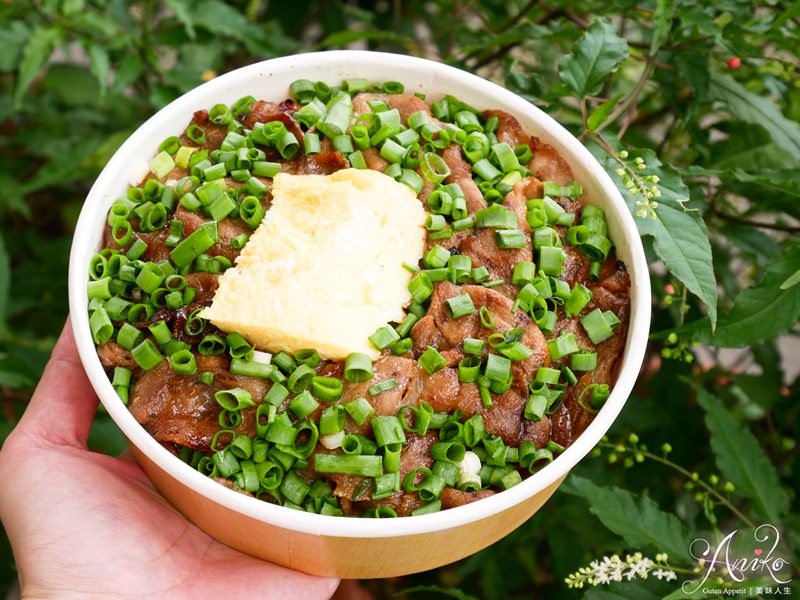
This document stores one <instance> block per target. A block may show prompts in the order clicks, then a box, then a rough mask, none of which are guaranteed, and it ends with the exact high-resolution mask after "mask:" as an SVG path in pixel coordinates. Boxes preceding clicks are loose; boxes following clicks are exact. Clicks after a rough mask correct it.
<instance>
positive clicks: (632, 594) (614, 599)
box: [583, 581, 663, 600]
mask: <svg viewBox="0 0 800 600" xmlns="http://www.w3.org/2000/svg"><path fill="white" fill-rule="evenodd" d="M603 587H604V589H601V588H599V587H598V588H594V589H590V590H587V591H586V594H584V596H583V598H584V600H662V598H663V596H661V595H659V594H654V593H653V592H651V591H650V590H648V589H646V588H645V587H644V586H643V584H642V583H639V582H636V581H626V582H624V583H619V584H615V585H614V586H613V587H612V588H611V589H609V588H608V586H603Z"/></svg>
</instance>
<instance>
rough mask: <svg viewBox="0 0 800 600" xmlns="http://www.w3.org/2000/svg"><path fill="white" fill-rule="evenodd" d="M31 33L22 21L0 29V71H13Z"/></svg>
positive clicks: (13, 22)
mask: <svg viewBox="0 0 800 600" xmlns="http://www.w3.org/2000/svg"><path fill="white" fill-rule="evenodd" d="M30 34H31V32H30V29H28V26H27V25H25V23H22V22H21V21H12V22H11V23H10V24H8V25H4V26H3V27H2V28H0V71H3V72H5V71H13V70H14V68H15V67H16V66H17V61H18V60H19V57H20V54H22V48H23V46H24V45H25V41H26V40H27V39H28V36H30Z"/></svg>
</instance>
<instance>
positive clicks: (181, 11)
mask: <svg viewBox="0 0 800 600" xmlns="http://www.w3.org/2000/svg"><path fill="white" fill-rule="evenodd" d="M166 5H167V6H169V7H170V8H171V9H172V10H173V11H174V12H175V16H176V17H177V18H178V21H180V22H181V24H182V25H183V28H184V29H185V30H186V35H188V36H189V37H190V38H191V39H192V40H194V39H195V37H196V34H195V31H194V19H193V18H192V10H193V8H192V3H191V2H189V1H188V0H166Z"/></svg>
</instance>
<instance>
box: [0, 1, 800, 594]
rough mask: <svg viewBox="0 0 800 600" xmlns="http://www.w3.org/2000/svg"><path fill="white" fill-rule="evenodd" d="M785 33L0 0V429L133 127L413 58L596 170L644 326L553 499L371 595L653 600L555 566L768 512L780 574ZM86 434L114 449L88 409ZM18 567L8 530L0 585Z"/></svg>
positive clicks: (689, 11)
mask: <svg viewBox="0 0 800 600" xmlns="http://www.w3.org/2000/svg"><path fill="white" fill-rule="evenodd" d="M799 29H800V3H798V2H794V3H791V2H784V1H779V0H765V1H763V2H751V1H749V0H718V1H715V2H707V3H697V2H692V1H689V0H655V2H644V3H634V2H629V1H627V0H611V1H607V0H604V1H602V2H601V1H599V0H598V1H585V2H579V3H575V2H568V1H566V0H548V1H547V2H542V1H537V0H530V1H527V0H472V1H469V0H438V1H424V0H406V1H401V0H394V1H392V2H387V1H386V0H383V1H382V2H370V1H367V0H363V1H358V2H348V3H346V4H344V3H339V2H333V1H312V0H294V1H292V2H280V3H279V2H269V1H268V0H239V1H234V2H222V1H220V0H200V1H199V2H194V1H192V0H164V1H156V0H145V1H130V0H37V1H35V2H27V1H17V0H13V1H9V0H6V1H4V2H2V3H0V153H1V154H0V156H1V160H0V211H2V218H1V219H0V385H1V386H2V390H3V396H2V403H0V440H2V439H3V437H4V435H6V434H7V433H8V431H10V429H11V428H12V427H13V426H14V423H15V421H16V420H17V419H18V418H19V416H20V414H21V413H22V411H23V410H24V407H25V403H26V399H27V398H28V396H29V394H30V391H31V389H32V387H33V386H34V385H35V383H36V381H37V378H38V376H39V374H40V372H41V368H42V366H43V364H44V362H45V360H46V358H47V355H48V353H49V350H50V348H51V347H52V343H53V340H54V338H55V336H56V335H57V334H58V332H59V330H60V327H61V325H62V323H63V321H64V318H65V316H66V312H67V302H66V273H67V256H68V250H69V245H70V235H71V231H72V229H73V226H74V223H75V219H76V217H77V214H78V212H79V210H80V208H81V204H82V202H83V198H84V196H85V194H86V192H87V191H88V188H89V186H90V185H91V183H92V181H93V180H94V178H95V177H96V176H97V174H98V173H99V171H100V170H101V169H102V167H103V165H104V164H105V162H106V161H107V160H108V158H109V157H110V156H111V154H112V153H113V152H114V150H115V149H116V148H117V147H118V145H119V144H120V143H121V142H122V141H123V140H124V139H125V138H126V137H127V136H128V135H129V134H130V133H131V132H132V131H133V130H134V129H135V128H136V127H137V126H138V125H139V124H140V123H142V122H143V121H144V120H145V119H146V118H147V117H148V116H150V115H151V114H152V113H154V112H155V111H156V110H158V109H159V108H160V107H162V106H164V105H165V104H167V103H168V102H169V101H170V100H172V99H173V98H175V97H177V96H178V95H180V94H181V93H183V92H185V91H187V90H189V89H191V88H192V87H194V86H196V85H198V84H199V83H201V82H202V81H203V80H206V79H209V78H211V77H214V76H215V75H216V74H217V73H221V72H224V71H228V70H230V69H233V68H236V67H238V66H241V65H245V64H248V63H251V62H254V61H256V60H260V59H265V58H269V57H274V56H280V55H285V54H290V53H294V52H302V51H308V50H325V49H330V48H339V47H357V48H371V49H377V50H387V51H394V52H403V53H410V54H416V55H421V56H428V57H432V58H435V59H437V60H442V61H445V62H447V63H450V64H452V65H455V66H457V67H460V68H464V69H467V70H470V71H473V72H478V73H479V74H481V75H483V76H485V77H487V78H490V79H493V80H495V81H497V82H499V83H501V84H504V85H505V86H506V87H508V88H509V89H511V90H513V91H514V92H516V93H518V94H520V95H522V96H523V97H525V98H527V99H529V100H531V101H532V102H534V103H535V104H537V105H538V106H540V107H541V108H543V109H544V110H546V111H547V112H549V113H550V114H552V115H553V116H554V117H555V118H557V119H558V120H559V121H560V122H561V123H563V124H565V125H566V126H567V127H569V128H570V129H571V130H572V131H573V133H575V134H576V135H578V136H580V137H581V139H583V140H584V142H585V143H586V144H587V145H588V146H589V147H590V149H592V151H593V152H595V154H596V155H597V156H598V158H599V159H600V160H601V161H602V162H603V163H604V164H605V165H606V166H607V168H608V169H609V172H610V173H611V174H612V176H613V177H614V178H615V179H616V181H617V183H618V184H619V186H620V189H621V190H622V191H623V194H624V196H625V198H626V200H627V201H628V203H629V205H630V208H631V211H632V212H633V213H634V214H636V215H637V217H636V221H637V224H638V226H639V229H640V232H641V234H642V236H643V238H644V241H645V244H646V247H647V252H648V257H649V258H650V261H651V264H652V273H653V292H654V319H653V328H652V331H653V335H652V338H653V339H652V343H651V345H650V349H649V354H648V358H647V361H646V365H645V368H644V370H643V373H642V376H641V377H640V381H639V385H638V387H637V389H636V391H635V393H634V395H633V396H632V397H631V399H630V400H629V402H628V404H627V407H626V409H625V410H624V412H623V413H622V416H621V417H620V419H619V420H618V421H617V423H616V424H615V426H614V429H613V431H612V432H611V434H610V440H609V441H608V442H604V443H602V444H601V447H600V448H598V450H597V451H596V452H595V454H596V456H595V457H594V458H593V459H587V460H586V461H584V462H583V463H582V464H581V465H580V466H579V468H577V469H576V470H575V473H574V474H573V476H571V478H570V480H569V482H568V484H567V485H565V486H564V487H563V488H562V490H560V491H559V492H558V495H557V497H556V500H554V501H551V502H550V503H549V504H547V505H546V506H545V508H544V509H543V510H541V511H540V512H539V513H538V514H537V515H536V516H535V517H534V518H533V519H532V520H531V521H530V522H528V523H527V524H525V525H524V526H523V527H521V528H520V529H519V530H517V531H516V532H514V533H513V534H512V535H510V536H509V537H508V538H506V539H505V540H503V541H501V542H499V543H498V544H496V545H494V546H492V547H491V548H489V549H487V550H485V551H483V552H481V553H479V554H478V555H476V556H473V557H471V558H469V559H466V560H464V561H462V562H460V563H457V564H455V565H452V566H449V567H445V568H442V569H439V570H437V571H432V572H429V573H424V574H420V575H417V576H413V577H406V578H402V579H399V580H389V581H375V582H369V583H368V584H366V585H367V587H368V588H369V589H370V590H371V591H373V592H374V593H375V595H376V596H378V597H388V596H391V595H392V594H395V593H397V592H399V591H402V590H408V589H409V588H414V587H415V586H416V587H417V589H419V590H421V591H419V592H415V593H416V594H419V595H422V594H424V595H431V596H433V595H436V594H437V593H441V592H436V591H435V588H431V587H429V586H439V587H440V588H441V589H445V590H447V593H450V594H451V595H453V596H454V597H467V596H466V595H467V594H468V595H472V596H477V597H485V598H500V597H519V598H530V597H546V598H556V599H557V598H562V597H563V598H574V597H580V595H582V594H583V595H585V597H587V598H592V599H594V600H598V599H604V600H605V599H612V598H630V599H634V598H635V599H642V600H645V599H651V598H659V597H666V596H669V594H671V593H673V592H675V590H677V588H678V586H677V585H676V584H675V583H674V582H673V583H664V582H660V581H658V580H657V579H656V578H654V577H652V576H651V577H650V578H648V579H647V580H646V581H642V580H635V581H631V582H626V583H621V584H613V585H611V586H602V587H599V586H598V587H594V588H592V587H591V586H587V587H586V588H584V590H582V591H576V590H569V589H568V588H567V586H566V585H565V583H564V578H565V577H566V576H567V575H568V574H569V573H571V572H573V571H576V570H577V569H578V568H579V567H580V566H582V565H585V564H588V562H589V561H591V560H592V559H595V558H599V557H601V556H602V555H604V554H612V553H620V554H622V555H623V556H624V555H625V553H627V552H635V551H642V552H644V553H646V554H647V555H648V556H654V555H655V553H657V552H667V553H669V555H670V558H669V560H670V563H671V564H672V565H675V566H676V567H678V568H689V569H691V568H692V566H693V565H692V564H691V563H690V562H689V557H688V554H687V547H688V541H689V540H690V539H693V538H694V537H698V536H710V537H715V536H717V537H719V535H720V532H728V531H730V530H733V529H737V528H738V529H747V528H748V527H752V526H753V525H754V524H758V523H761V522H765V521H767V522H771V523H774V524H775V525H777V526H779V527H780V528H781V531H782V532H783V537H784V544H783V546H782V547H781V549H780V551H781V552H782V554H783V556H784V557H785V558H786V559H787V560H789V561H790V562H792V563H793V564H794V565H795V575H796V565H797V564H798V561H799V560H800V553H799V552H798V548H799V547H800V519H798V516H797V514H792V513H791V512H790V510H789V507H790V503H791V502H792V501H794V500H795V498H794V495H795V493H796V490H798V489H800V469H799V468H798V459H797V452H798V451H797V446H796V443H795V438H796V436H797V420H798V411H799V410H800V408H798V407H800V402H799V400H800V392H799V388H798V385H797V372H798V369H797V364H798V358H797V355H796V348H797V346H796V345H795V346H794V348H795V354H794V355H793V356H792V355H791V352H787V350H786V348H790V347H791V344H792V343H793V342H792V339H796V336H797V333H798V328H797V322H798V317H800V275H798V271H799V270H800V243H799V241H798V236H797V234H798V232H800V227H798V219H800V201H798V197H799V196H800V177H798V167H799V166H800V79H799V78H798V54H797V50H798V47H800V37H799V36H798V30H799ZM640 163H641V164H643V165H644V166H640ZM654 203H655V204H654ZM793 336H795V337H794V338H793ZM782 348H783V352H782V350H781V349H782ZM730 349H737V350H730ZM92 443H93V446H94V447H95V448H97V449H99V450H101V451H107V452H117V451H119V450H120V448H121V445H122V442H121V439H120V437H119V434H118V433H117V431H116V429H115V428H114V426H113V424H111V423H110V422H109V421H108V420H107V417H105V416H104V415H99V416H98V420H97V422H96V424H95V427H94V430H93V435H92ZM665 444H666V446H664V445H665ZM648 447H649V448H651V449H654V450H652V453H651V451H648V450H647V448H648ZM659 448H662V449H661V450H657V449H659ZM669 450H671V452H668V451H669ZM673 461H674V462H673ZM13 577H14V571H13V563H12V559H11V555H10V551H9V549H8V546H7V543H6V542H5V541H4V540H3V539H2V537H1V536H0V591H1V590H2V589H3V588H4V587H6V586H8V585H9V584H10V582H11V581H12V580H13ZM686 577H687V575H684V574H680V575H679V580H678V581H681V580H683V579H685V578H686ZM419 586H422V587H419ZM425 590H427V591H425ZM457 590H460V591H457ZM794 591H795V593H796V592H797V591H798V590H797V588H795V590H794ZM405 593H407V594H409V595H411V594H412V593H411V592H405ZM676 597H678V596H676ZM696 597H700V596H696Z"/></svg>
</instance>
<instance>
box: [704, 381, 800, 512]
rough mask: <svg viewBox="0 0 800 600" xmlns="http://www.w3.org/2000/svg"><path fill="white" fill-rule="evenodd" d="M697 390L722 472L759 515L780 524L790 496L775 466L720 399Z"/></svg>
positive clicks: (749, 432)
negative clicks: (751, 502) (751, 503)
mask: <svg viewBox="0 0 800 600" xmlns="http://www.w3.org/2000/svg"><path fill="white" fill-rule="evenodd" d="M695 390H696V391H697V401H698V403H699V404H700V406H702V407H703V409H704V410H705V411H706V418H705V421H706V427H708V430H709V431H710V432H711V449H712V450H713V451H714V456H715V457H716V459H717V467H718V468H719V470H720V472H721V473H722V475H723V476H724V477H725V478H727V479H728V480H729V481H731V483H733V484H734V485H735V486H736V491H737V492H738V493H739V494H742V495H743V496H746V497H747V498H750V499H751V500H752V501H753V508H754V510H755V511H756V512H757V513H758V514H759V515H761V516H762V517H764V518H766V519H767V521H768V522H769V523H773V524H775V525H777V524H778V523H780V522H781V519H782V518H783V517H784V516H785V515H786V513H787V511H788V509H789V496H788V495H787V493H786V491H785V490H784V489H783V488H782V487H781V485H780V481H779V479H778V473H777V471H776V470H775V467H774V465H773V464H772V462H770V460H769V458H768V457H767V455H766V454H765V453H764V450H763V449H762V448H761V444H759V442H758V440H757V439H756V437H755V436H754V435H753V434H752V432H751V431H750V430H749V429H748V428H747V427H745V426H743V425H741V424H740V423H739V422H738V421H737V420H736V419H735V418H734V417H733V415H732V414H731V413H730V412H729V411H728V410H727V409H726V408H725V406H724V405H723V404H722V402H721V401H720V400H719V399H718V398H716V397H715V396H712V395H711V394H709V393H708V392H706V391H705V390H704V389H702V388H699V387H695Z"/></svg>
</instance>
